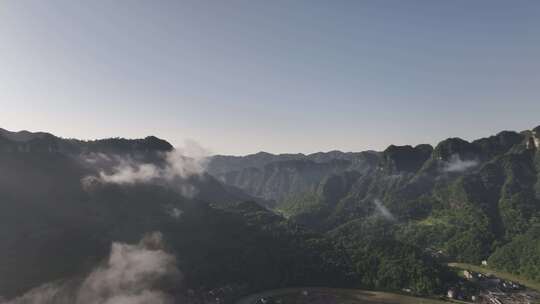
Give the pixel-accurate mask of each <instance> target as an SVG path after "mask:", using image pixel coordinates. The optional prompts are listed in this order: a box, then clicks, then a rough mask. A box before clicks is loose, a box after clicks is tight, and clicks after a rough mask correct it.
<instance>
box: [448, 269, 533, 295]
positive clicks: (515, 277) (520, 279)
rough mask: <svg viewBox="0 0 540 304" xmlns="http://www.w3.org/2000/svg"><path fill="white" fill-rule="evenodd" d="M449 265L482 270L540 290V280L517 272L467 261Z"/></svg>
mask: <svg viewBox="0 0 540 304" xmlns="http://www.w3.org/2000/svg"><path fill="white" fill-rule="evenodd" d="M448 266H450V267H454V268H459V269H467V270H471V271H475V272H480V273H483V274H487V275H489V274H493V275H494V276H496V277H499V278H502V279H505V280H510V281H514V282H518V283H520V284H522V285H524V286H527V287H528V288H530V289H534V290H537V291H540V282H536V281H532V280H528V279H525V278H523V277H520V276H518V275H515V274H511V273H507V272H503V271H497V270H493V269H489V268H487V267H484V266H477V265H471V264H465V263H449V264H448Z"/></svg>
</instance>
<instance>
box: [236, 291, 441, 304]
mask: <svg viewBox="0 0 540 304" xmlns="http://www.w3.org/2000/svg"><path fill="white" fill-rule="evenodd" d="M303 291H307V295H304V294H303ZM262 297H272V298H274V299H281V301H282V303H283V304H303V303H306V304H307V303H310V304H316V303H324V304H328V303H339V304H442V303H448V302H447V301H441V300H436V299H428V298H418V297H412V296H407V295H400V294H394V293H389V292H379V291H367V290H360V289H337V288H286V289H277V290H270V291H266V292H262V293H259V294H255V295H251V296H248V297H246V298H243V299H241V300H240V301H238V302H237V304H254V303H256V301H257V300H258V299H260V298H262Z"/></svg>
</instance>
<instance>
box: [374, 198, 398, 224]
mask: <svg viewBox="0 0 540 304" xmlns="http://www.w3.org/2000/svg"><path fill="white" fill-rule="evenodd" d="M373 205H375V209H376V210H377V213H378V214H379V215H381V216H382V217H383V218H385V219H387V220H389V221H395V220H396V218H395V217H394V215H393V214H392V213H391V212H390V210H388V209H387V208H386V207H385V206H384V205H383V204H382V202H381V201H380V200H379V199H374V200H373Z"/></svg>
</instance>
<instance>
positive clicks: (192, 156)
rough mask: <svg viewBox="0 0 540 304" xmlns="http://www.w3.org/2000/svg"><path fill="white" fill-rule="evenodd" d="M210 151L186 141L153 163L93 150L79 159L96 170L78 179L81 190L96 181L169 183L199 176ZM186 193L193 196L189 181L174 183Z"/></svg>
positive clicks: (128, 183)
mask: <svg viewBox="0 0 540 304" xmlns="http://www.w3.org/2000/svg"><path fill="white" fill-rule="evenodd" d="M209 154H210V153H209V152H208V151H207V150H206V149H204V148H202V147H201V146H200V145H199V144H197V143H196V142H195V141H186V142H185V143H184V146H183V147H179V148H176V149H175V150H173V151H170V152H166V153H163V154H160V159H159V161H157V162H143V161H141V160H139V159H135V158H133V157H130V156H122V157H121V156H118V155H113V156H111V155H105V154H103V153H93V154H90V155H85V156H84V157H83V160H84V161H85V162H86V163H87V164H89V165H90V166H92V167H95V168H96V169H97V170H98V173H97V174H96V175H91V176H86V177H85V178H83V179H82V180H81V183H82V185H83V187H84V188H85V189H87V190H88V189H91V188H92V187H93V186H94V185H96V184H99V183H101V184H118V185H130V184H137V183H152V182H159V181H165V182H172V181H174V180H175V179H177V178H180V179H187V178H189V177H192V176H195V175H202V173H203V172H204V171H205V169H206V165H207V160H208V155H209ZM175 186H177V188H178V189H179V190H180V192H182V194H184V195H186V196H193V195H194V194H195V193H196V189H194V187H193V186H192V185H189V184H178V185H175Z"/></svg>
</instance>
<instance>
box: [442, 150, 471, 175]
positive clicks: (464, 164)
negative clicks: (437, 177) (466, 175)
mask: <svg viewBox="0 0 540 304" xmlns="http://www.w3.org/2000/svg"><path fill="white" fill-rule="evenodd" d="M478 164H479V162H478V161H477V160H462V159H461V157H460V156H459V155H458V154H454V155H452V156H451V157H450V159H449V160H448V161H445V162H443V171H444V172H464V171H467V170H469V169H472V168H474V167H476V166H478Z"/></svg>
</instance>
